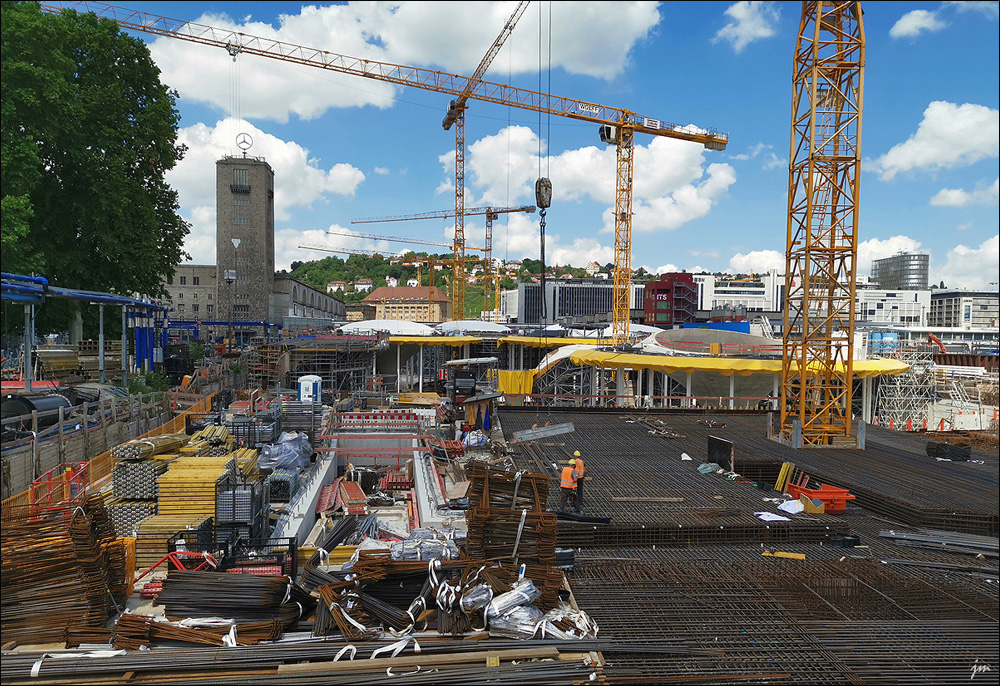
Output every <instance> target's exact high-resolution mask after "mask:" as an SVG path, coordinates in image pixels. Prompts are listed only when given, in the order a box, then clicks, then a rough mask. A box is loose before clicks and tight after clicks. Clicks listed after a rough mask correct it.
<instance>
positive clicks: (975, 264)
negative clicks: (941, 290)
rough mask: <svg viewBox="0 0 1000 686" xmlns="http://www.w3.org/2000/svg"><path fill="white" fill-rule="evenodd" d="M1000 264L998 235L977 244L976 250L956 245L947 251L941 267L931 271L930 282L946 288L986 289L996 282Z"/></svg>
mask: <svg viewBox="0 0 1000 686" xmlns="http://www.w3.org/2000/svg"><path fill="white" fill-rule="evenodd" d="M997 264H1000V234H997V235H994V236H993V237H992V238H988V239H986V240H985V241H983V242H982V243H980V244H979V247H977V248H969V247H966V246H964V245H956V246H955V247H954V248H953V249H951V250H950V251H948V257H947V258H946V260H945V264H944V266H943V267H941V268H939V269H931V282H932V283H940V282H941V281H944V285H945V286H947V287H948V288H970V289H986V288H988V287H989V283H988V282H990V281H996V280H997Z"/></svg>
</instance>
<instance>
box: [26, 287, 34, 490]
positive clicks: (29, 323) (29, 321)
mask: <svg viewBox="0 0 1000 686" xmlns="http://www.w3.org/2000/svg"><path fill="white" fill-rule="evenodd" d="M34 345H35V306H34V305H25V306H24V392H25V393H31V382H32V380H33V379H34V376H33V374H34V365H33V364H32V362H31V351H32V348H33V346H34ZM31 442H32V444H34V443H35V441H34V440H32V441H31ZM35 476H37V475H35Z"/></svg>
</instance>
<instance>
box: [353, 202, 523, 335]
mask: <svg viewBox="0 0 1000 686" xmlns="http://www.w3.org/2000/svg"><path fill="white" fill-rule="evenodd" d="M535 209H536V208H535V206H534V205H522V206H521V207H473V208H468V209H463V212H464V213H465V216H466V217H471V216H475V215H485V217H486V241H485V245H484V247H483V259H484V260H485V263H484V266H485V269H486V274H485V280H486V284H487V287H486V291H490V290H492V291H493V310H494V318H495V319H494V321H496V320H497V319H498V318H499V316H500V278H501V277H500V276H499V272H497V270H496V269H495V267H494V264H493V221H494V220H496V219H497V217H499V215H501V214H508V213H511V212H525V213H528V214H530V213H532V212H534V211H535ZM450 216H452V214H451V211H450V210H438V211H434V212H422V213H420V214H400V215H395V216H390V217H368V218H365V219H354V220H352V221H351V223H352V224H375V223H380V222H402V221H413V220H416V219H443V218H445V217H450ZM468 249H475V248H468ZM455 257H456V258H458V255H457V254H456V256H455ZM458 273H459V272H457V271H456V272H455V274H456V275H457V274H458ZM462 274H463V275H464V270H463V271H462ZM452 292H454V288H453V289H452ZM484 299H485V292H484ZM452 302H454V300H453V301H452ZM463 302H464V298H463ZM452 316H453V317H454V318H455V319H464V318H465V312H464V311H461V312H459V311H456V310H454V309H453V310H452Z"/></svg>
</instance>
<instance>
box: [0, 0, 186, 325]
mask: <svg viewBox="0 0 1000 686" xmlns="http://www.w3.org/2000/svg"><path fill="white" fill-rule="evenodd" d="M0 24H2V26H0V29H2V31H0V32H2V36H0V108H2V125H0V144H2V145H0V147H2V165H3V175H2V181H0V197H2V202H3V215H2V220H0V228H2V237H3V241H2V244H3V257H2V260H3V270H4V271H7V272H14V273H35V274H42V275H44V276H45V277H46V278H48V280H49V282H50V283H53V284H55V285H58V286H64V287H69V288H79V289H86V290H96V291H110V292H115V293H121V294H131V293H139V294H144V295H150V296H159V295H163V294H164V290H163V283H164V282H165V280H168V279H169V278H170V277H171V276H172V275H173V272H174V267H175V266H176V265H177V264H178V263H179V262H180V261H181V260H182V259H184V258H187V257H188V256H187V255H186V254H185V253H184V252H183V249H182V246H183V241H184V237H185V236H186V235H187V233H188V231H189V228H190V227H189V226H188V224H187V223H186V222H185V221H184V220H183V219H182V218H181V217H180V215H179V214H178V213H177V209H178V201H177V193H176V192H175V191H174V190H173V189H171V188H170V186H168V185H167V183H166V181H165V175H166V173H167V171H169V170H170V169H172V168H173V167H174V166H175V165H176V164H177V162H178V161H179V160H180V159H181V157H182V156H183V154H184V151H185V148H184V146H182V145H179V144H178V142H177V125H178V121H179V115H178V113H177V110H176V108H175V104H176V97H177V95H176V93H174V92H172V91H170V90H169V89H168V88H167V87H166V86H165V85H163V84H162V83H160V78H159V76H160V73H159V69H158V68H157V67H156V65H155V64H154V63H153V60H152V58H151V57H150V54H149V50H148V48H147V47H146V45H145V44H144V43H143V42H141V41H140V40H138V39H136V38H133V37H131V36H129V35H127V34H125V33H123V32H122V31H120V30H119V28H118V25H117V24H116V23H115V22H113V21H109V20H105V19H98V18H97V17H96V16H95V15H93V14H90V13H86V14H78V13H77V12H75V11H72V10H67V11H64V12H63V13H61V14H58V15H54V14H48V13H43V12H42V11H41V9H40V8H39V5H38V4H37V3H34V2H5V3H3V8H2V11H0ZM8 248H12V249H8ZM72 305H75V301H74V303H72V304H70V306H69V307H50V306H46V307H44V308H42V311H41V312H40V322H39V324H40V327H44V326H45V324H46V322H45V321H44V320H45V318H46V315H49V318H50V319H51V316H52V315H53V314H56V315H61V316H66V314H67V310H72V309H74V308H73V307H72ZM71 314H72V313H71ZM48 324H49V325H50V327H51V328H55V329H63V328H65V323H64V322H60V323H59V324H58V325H56V324H55V322H51V321H50V322H48Z"/></svg>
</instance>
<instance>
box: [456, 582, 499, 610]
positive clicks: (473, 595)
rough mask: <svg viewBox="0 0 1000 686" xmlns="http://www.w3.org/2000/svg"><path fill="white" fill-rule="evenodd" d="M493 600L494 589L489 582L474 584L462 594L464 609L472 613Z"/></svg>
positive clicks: (483, 607)
mask: <svg viewBox="0 0 1000 686" xmlns="http://www.w3.org/2000/svg"><path fill="white" fill-rule="evenodd" d="M491 600H493V589H492V588H490V585H489V584H479V585H477V586H473V587H472V588H470V589H469V590H467V591H466V592H465V594H464V595H463V596H462V611H463V612H465V613H466V614H472V613H473V612H476V611H477V610H483V609H485V608H486V606H487V605H489V604H490V601H491Z"/></svg>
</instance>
